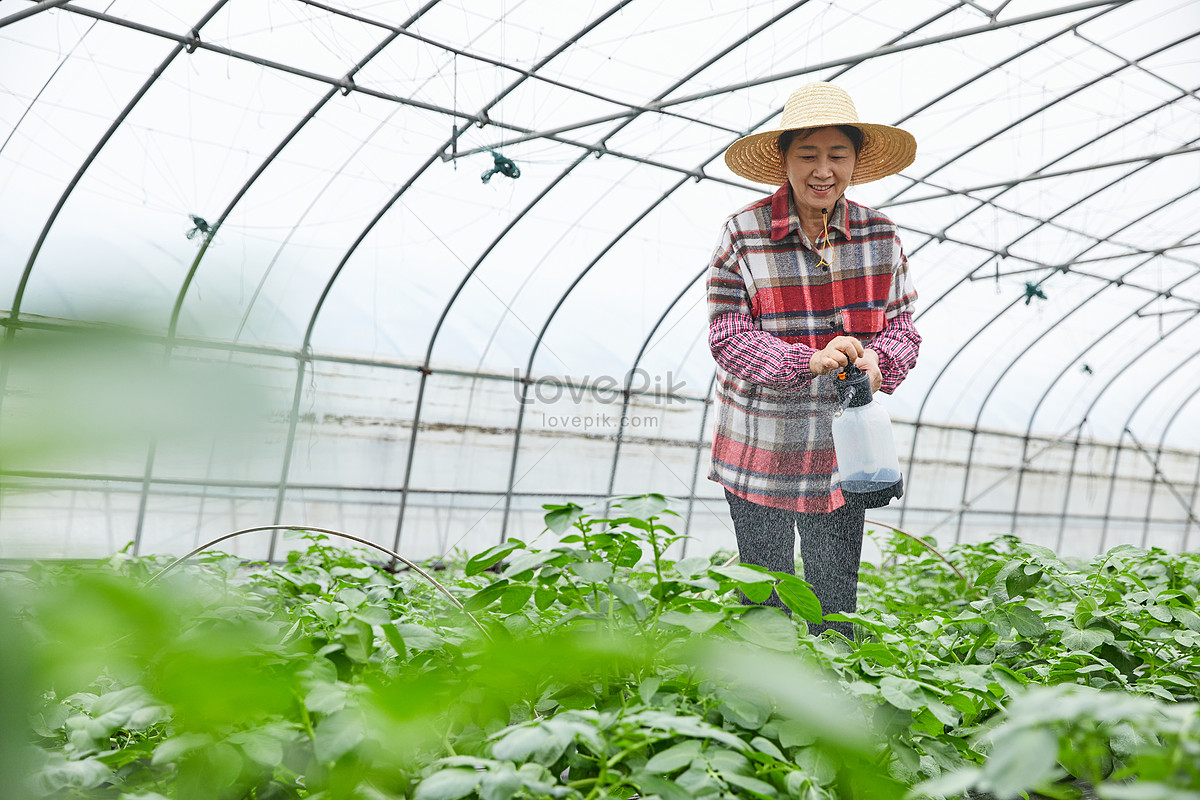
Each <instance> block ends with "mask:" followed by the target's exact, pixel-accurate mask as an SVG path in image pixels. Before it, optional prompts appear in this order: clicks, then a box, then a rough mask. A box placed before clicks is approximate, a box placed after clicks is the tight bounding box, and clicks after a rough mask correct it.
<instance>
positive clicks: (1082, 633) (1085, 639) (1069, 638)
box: [1062, 628, 1113, 653]
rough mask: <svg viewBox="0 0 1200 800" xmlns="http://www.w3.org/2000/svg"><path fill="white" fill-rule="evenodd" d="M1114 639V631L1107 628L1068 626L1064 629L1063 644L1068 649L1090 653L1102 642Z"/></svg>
mask: <svg viewBox="0 0 1200 800" xmlns="http://www.w3.org/2000/svg"><path fill="white" fill-rule="evenodd" d="M1112 641H1113V635H1112V632H1111V631H1109V630H1107V629H1106V628H1088V629H1087V630H1080V629H1078V628H1067V629H1066V630H1065V631H1063V635H1062V645H1063V647H1065V648H1067V649H1068V650H1082V651H1083V652H1085V653H1090V652H1091V651H1093V650H1095V649H1096V648H1097V647H1099V646H1100V645H1102V644H1107V643H1111V642H1112Z"/></svg>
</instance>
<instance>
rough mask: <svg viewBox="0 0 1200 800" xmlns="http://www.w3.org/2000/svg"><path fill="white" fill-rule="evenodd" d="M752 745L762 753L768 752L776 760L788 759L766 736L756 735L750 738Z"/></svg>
mask: <svg viewBox="0 0 1200 800" xmlns="http://www.w3.org/2000/svg"><path fill="white" fill-rule="evenodd" d="M750 746H751V747H753V748H754V749H755V750H757V751H758V752H760V753H766V754H767V755H769V756H770V757H771V758H773V759H775V760H776V761H787V757H786V756H784V754H783V753H782V752H781V751H780V749H779V747H777V746H776V744H775V743H774V742H772V741H771V740H770V739H768V738H766V737H765V736H755V737H754V738H753V739H751V740H750Z"/></svg>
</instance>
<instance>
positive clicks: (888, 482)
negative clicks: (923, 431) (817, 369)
mask: <svg viewBox="0 0 1200 800" xmlns="http://www.w3.org/2000/svg"><path fill="white" fill-rule="evenodd" d="M837 390H838V399H839V400H840V401H841V407H840V408H839V409H838V411H837V412H836V413H835V414H834V416H833V449H834V453H836V455H837V462H838V474H839V476H840V477H841V485H842V495H843V496H844V497H845V499H846V503H847V505H849V506H851V507H852V508H879V507H880V506H886V505H887V504H888V503H889V502H891V500H892V498H893V497H902V496H904V477H903V476H902V475H901V474H900V461H899V459H898V458H897V457H896V441H895V439H894V438H893V437H892V419H891V417H889V416H888V413H887V411H886V410H885V409H884V407H883V406H882V405H880V404H879V403H876V402H875V399H874V397H873V396H872V392H871V379H870V377H869V376H868V375H867V373H865V372H863V371H862V370H860V369H859V368H858V367H856V366H854V365H853V364H849V365H847V366H846V367H844V368H843V369H842V371H841V372H839V373H838V375H837Z"/></svg>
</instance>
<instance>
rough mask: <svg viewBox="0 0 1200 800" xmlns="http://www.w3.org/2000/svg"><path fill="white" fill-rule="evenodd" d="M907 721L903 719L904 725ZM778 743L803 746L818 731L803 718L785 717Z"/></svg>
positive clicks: (812, 738) (808, 743) (813, 738)
mask: <svg viewBox="0 0 1200 800" xmlns="http://www.w3.org/2000/svg"><path fill="white" fill-rule="evenodd" d="M907 725H908V721H907V719H906V720H905V727H907ZM778 727H779V743H780V744H781V745H783V746H784V747H803V746H805V745H810V744H812V743H813V742H815V741H816V740H817V736H818V735H819V734H820V731H817V730H815V729H814V727H813V726H812V725H809V724H808V723H807V722H805V721H804V720H799V719H787V720H784V721H782V722H780V723H779V726H778Z"/></svg>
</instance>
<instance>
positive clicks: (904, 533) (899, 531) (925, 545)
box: [864, 519, 975, 589]
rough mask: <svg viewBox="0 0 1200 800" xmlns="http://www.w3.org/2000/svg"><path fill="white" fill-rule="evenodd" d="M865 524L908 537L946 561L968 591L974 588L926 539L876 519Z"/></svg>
mask: <svg viewBox="0 0 1200 800" xmlns="http://www.w3.org/2000/svg"><path fill="white" fill-rule="evenodd" d="M864 522H869V523H871V524H872V525H882V526H883V527H885V528H891V529H892V530H893V531H895V532H896V533H898V534H900V535H901V536H907V537H908V538H909V539H912V540H913V541H914V542H916V543H917V544H919V545H921V546H922V547H924V548H925V549H926V550H928V551H929V552H931V553H933V554H934V555H935V556H937V557H938V558H940V559H941V560H942V561H944V562H945V563H946V566H948V567H950V569H952V570H954V574H955V575H957V576H958V577H960V578H962V579H963V580H964V581H965V582H966V584H967V588H968V589H973V588H974V586H975V585H974V584H973V583H971V581H969V580H967V576H966V575H963V574H962V573H961V572H959V570H958V567H956V566H954V564H953V563H952V562H951V561H950V559H948V558H946V557H945V556H944V555H942V554H941V553H939V552H938V551H937V549H936V548H934V546H933V545H931V544H930V543H929V542H927V541H925V540H924V539H918V538H917V537H916V536H913V535H912V534H911V533H908V532H907V531H902V530H900V529H899V528H897V527H896V526H895V525H889V524H887V523H886V522H880V521H879V520H875V519H868V520H864Z"/></svg>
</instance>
